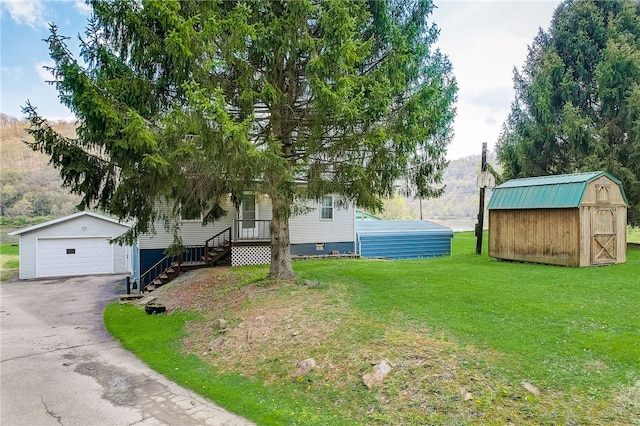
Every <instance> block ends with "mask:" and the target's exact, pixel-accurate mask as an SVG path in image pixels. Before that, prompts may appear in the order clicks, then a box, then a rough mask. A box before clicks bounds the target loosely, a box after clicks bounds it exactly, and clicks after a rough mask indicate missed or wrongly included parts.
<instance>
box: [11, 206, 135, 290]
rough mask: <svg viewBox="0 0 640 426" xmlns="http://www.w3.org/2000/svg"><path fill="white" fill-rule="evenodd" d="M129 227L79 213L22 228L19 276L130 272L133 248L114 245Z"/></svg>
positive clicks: (29, 277)
mask: <svg viewBox="0 0 640 426" xmlns="http://www.w3.org/2000/svg"><path fill="white" fill-rule="evenodd" d="M128 230H129V226H128V225H125V224H122V223H120V222H118V221H117V220H115V219H112V218H110V217H106V216H102V215H99V214H96V213H92V212H79V213H75V214H72V215H69V216H65V217H62V218H59V219H55V220H51V221H49V222H45V223H41V224H38V225H34V226H31V227H28V228H24V229H20V230H18V231H15V232H12V233H10V234H9V235H18V236H19V237H20V279H31V278H45V277H61V276H74V275H95V274H123V273H129V272H131V260H130V259H131V247H128V246H120V245H118V244H111V240H112V239H114V238H116V237H119V236H120V235H122V234H123V233H125V232H126V231H128Z"/></svg>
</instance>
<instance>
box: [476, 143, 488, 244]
mask: <svg viewBox="0 0 640 426" xmlns="http://www.w3.org/2000/svg"><path fill="white" fill-rule="evenodd" d="M486 171H487V143H486V142H483V143H482V163H481V166H480V176H481V177H482V178H481V179H479V180H478V186H479V187H480V206H479V209H478V223H476V254H482V228H483V226H484V190H485V186H486V182H484V180H485V179H484V176H485V175H486V173H485V172H486Z"/></svg>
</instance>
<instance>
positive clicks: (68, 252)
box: [67, 249, 76, 254]
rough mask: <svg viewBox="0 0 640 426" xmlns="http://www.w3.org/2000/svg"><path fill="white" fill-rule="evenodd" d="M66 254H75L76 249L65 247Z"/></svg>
mask: <svg viewBox="0 0 640 426" xmlns="http://www.w3.org/2000/svg"><path fill="white" fill-rule="evenodd" d="M67 254H76V249H67Z"/></svg>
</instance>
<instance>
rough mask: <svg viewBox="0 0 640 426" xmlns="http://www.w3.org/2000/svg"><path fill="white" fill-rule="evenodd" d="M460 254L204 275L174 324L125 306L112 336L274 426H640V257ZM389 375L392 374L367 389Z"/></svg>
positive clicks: (171, 294)
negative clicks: (589, 262)
mask: <svg viewBox="0 0 640 426" xmlns="http://www.w3.org/2000/svg"><path fill="white" fill-rule="evenodd" d="M485 242H486V238H485ZM453 244H454V246H453V254H452V256H449V257H443V258H438V259H429V260H411V261H376V260H313V261H304V262H297V263H295V264H294V268H295V270H296V273H297V274H298V276H299V277H300V280H301V279H306V280H310V282H311V285H305V286H300V285H291V284H289V285H286V284H283V283H268V282H263V281H261V279H262V278H263V277H264V276H265V275H266V272H267V269H266V268H264V267H252V268H237V269H226V270H224V272H220V271H215V270H213V269H212V270H202V271H203V272H200V271H195V272H198V273H199V274H200V275H197V274H193V275H191V276H190V277H191V278H189V276H188V275H184V277H185V279H184V280H183V281H182V282H179V283H177V284H176V285H175V286H167V287H165V289H163V291H161V292H159V293H158V295H159V296H158V297H159V299H160V300H162V301H166V303H167V307H170V308H171V309H170V310H172V313H171V314H170V315H166V316H147V315H145V314H144V312H143V311H142V310H141V309H139V308H137V307H133V306H128V305H118V304H112V305H110V306H109V307H108V308H107V310H106V311H105V322H106V324H107V328H108V329H109V330H110V331H111V332H112V333H113V334H114V335H115V336H116V337H118V338H119V339H121V341H122V343H123V345H124V346H125V347H127V348H128V349H130V350H132V351H134V352H135V353H136V354H137V355H138V356H140V357H141V358H142V359H143V360H145V361H146V362H147V363H149V364H150V365H151V366H152V368H154V369H156V370H158V371H160V372H161V373H163V374H165V375H167V376H168V377H170V378H172V379H173V380H176V381H177V382H178V383H181V384H183V385H185V386H187V387H190V388H192V389H194V390H195V391H196V392H199V393H200V394H202V395H204V396H206V397H209V398H211V399H213V400H214V401H216V402H218V403H219V404H221V405H222V406H225V407H227V408H228V409H230V410H231V411H234V412H237V413H238V414H241V415H243V416H245V417H247V418H249V419H252V420H254V421H256V422H257V423H259V424H303V425H306V424H318V425H321V424H329V423H334V424H398V425H400V424H402V425H405V424H470V423H474V424H478V423H479V424H508V423H511V424H536V425H537V424H638V423H640V303H639V302H638V301H639V300H640V250H629V251H628V261H627V263H626V264H623V265H615V266H606V267H593V268H568V267H557V266H548V265H533V264H521V263H510V262H502V261H497V260H495V259H491V258H488V257H487V256H486V254H485V255H482V256H477V255H475V254H473V252H474V248H475V240H474V238H473V233H457V234H456V235H455V238H454V240H453ZM165 290H166V291H165ZM163 295H164V296H163ZM171 303H173V305H171V306H170V304H171ZM218 318H225V319H226V320H227V321H228V323H229V327H228V329H224V330H218V329H217V328H216V325H215V324H216V320H217V319H218ZM131 324H137V327H138V328H137V330H134V329H133V328H132V327H131ZM139 330H144V331H142V332H141V331H139ZM309 357H312V358H313V359H314V360H315V361H316V368H315V369H314V370H312V371H311V372H310V373H308V374H306V375H304V376H301V377H294V375H293V372H294V371H295V370H296V366H297V364H298V363H299V362H300V361H302V360H303V359H305V358H309ZM382 359H386V360H388V361H389V363H391V365H392V367H393V370H392V372H391V374H390V375H389V376H388V377H387V378H386V380H385V381H384V382H383V383H382V384H381V385H378V386H376V387H374V388H372V389H368V388H366V387H365V386H364V385H363V383H362V378H361V377H362V375H363V374H365V373H368V372H369V371H370V370H371V367H372V364H374V363H376V362H378V361H380V360H382Z"/></svg>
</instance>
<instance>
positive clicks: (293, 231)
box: [289, 202, 356, 251]
mask: <svg viewBox="0 0 640 426" xmlns="http://www.w3.org/2000/svg"><path fill="white" fill-rule="evenodd" d="M307 207H309V208H310V209H311V210H310V211H309V212H307V213H306V214H304V215H300V216H294V217H292V218H291V220H290V221H289V235H290V239H291V244H292V245H293V244H316V243H345V242H350V243H351V245H352V248H351V249H350V251H353V244H354V241H355V221H356V213H355V208H354V207H353V206H349V207H347V208H339V207H334V209H333V219H332V220H322V219H320V204H319V203H317V202H315V203H313V202H309V203H307Z"/></svg>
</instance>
